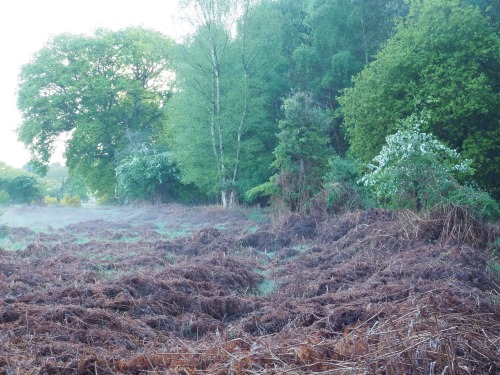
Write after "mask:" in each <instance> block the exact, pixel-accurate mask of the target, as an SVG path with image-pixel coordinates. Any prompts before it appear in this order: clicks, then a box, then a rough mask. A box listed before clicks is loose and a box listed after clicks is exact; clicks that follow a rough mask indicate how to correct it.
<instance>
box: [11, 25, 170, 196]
mask: <svg viewBox="0 0 500 375" xmlns="http://www.w3.org/2000/svg"><path fill="white" fill-rule="evenodd" d="M171 47H172V42H171V41H170V40H169V39H168V38H166V37H165V36H163V35H162V34H160V33H159V32H156V31H152V30H148V29H142V28H128V29H125V30H122V31H116V32H115V31H109V30H103V29H101V30H97V31H96V32H95V34H94V35H93V36H84V35H59V36H56V37H54V38H52V39H51V40H50V41H49V42H48V44H47V45H46V46H45V47H44V48H43V49H42V50H40V51H39V52H38V53H37V54H36V55H35V56H34V58H33V60H32V61H31V62H30V63H29V64H27V65H25V66H24V67H23V68H22V72H21V74H20V84H19V99H18V106H19V108H20V110H21V112H22V114H23V122H22V124H21V126H20V128H19V130H18V131H19V138H20V140H21V141H23V142H24V143H25V144H26V145H28V147H29V148H30V150H31V153H32V157H33V165H35V166H37V167H39V168H41V170H42V171H44V170H46V166H47V165H48V162H49V160H50V157H51V154H52V152H53V150H54V144H55V142H56V140H57V139H59V137H61V136H62V135H69V140H68V141H67V148H66V153H65V156H66V159H67V163H68V166H69V167H70V168H71V169H74V170H78V172H79V173H80V174H81V175H82V176H84V178H85V180H86V182H87V184H88V186H89V188H90V189H91V190H92V191H94V192H95V193H97V194H98V195H100V196H105V195H109V196H112V195H113V194H114V189H115V181H116V177H115V171H114V168H115V166H116V165H117V163H118V161H119V160H120V158H121V157H122V152H124V151H125V150H127V149H130V148H132V149H133V148H135V147H137V143H141V141H142V140H144V139H146V140H147V141H148V142H154V141H155V140H157V138H158V135H159V134H160V133H161V131H162V128H163V124H164V122H165V111H164V108H165V104H166V102H167V100H168V98H169V95H170V90H171V81H172V74H169V72H170V70H169V67H170V58H169V54H170V51H171Z"/></svg>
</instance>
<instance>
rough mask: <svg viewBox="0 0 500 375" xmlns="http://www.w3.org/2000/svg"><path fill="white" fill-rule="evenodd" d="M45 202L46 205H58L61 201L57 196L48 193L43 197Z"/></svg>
mask: <svg viewBox="0 0 500 375" xmlns="http://www.w3.org/2000/svg"><path fill="white" fill-rule="evenodd" d="M43 204H44V205H46V206H56V205H58V204H59V202H58V200H57V198H56V197H51V196H48V195H46V196H45V197H43Z"/></svg>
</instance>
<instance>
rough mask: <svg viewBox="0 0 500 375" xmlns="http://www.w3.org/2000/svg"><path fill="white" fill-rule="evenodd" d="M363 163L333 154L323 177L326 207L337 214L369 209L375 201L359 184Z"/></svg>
mask: <svg viewBox="0 0 500 375" xmlns="http://www.w3.org/2000/svg"><path fill="white" fill-rule="evenodd" d="M361 168H362V166H361V163H360V162H359V161H357V160H354V159H348V158H342V157H340V156H337V155H335V156H333V157H331V158H330V160H329V164H328V171H327V172H326V174H325V177H324V179H323V186H324V189H325V192H326V208H327V210H329V211H330V212H333V213H335V214H341V213H345V212H350V211H354V210H363V209H369V208H372V207H373V206H374V202H373V200H372V198H371V197H370V195H369V194H368V191H367V190H366V189H365V188H364V186H361V185H360V184H358V181H359V179H360V178H361Z"/></svg>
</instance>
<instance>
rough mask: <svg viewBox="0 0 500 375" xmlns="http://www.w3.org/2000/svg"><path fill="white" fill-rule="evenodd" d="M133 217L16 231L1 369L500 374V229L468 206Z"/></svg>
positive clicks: (3, 255) (6, 271)
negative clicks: (313, 214)
mask: <svg viewBox="0 0 500 375" xmlns="http://www.w3.org/2000/svg"><path fill="white" fill-rule="evenodd" d="M126 215H130V219H127V220H126V221H123V220H119V219H118V220H116V221H108V220H102V219H101V220H92V221H87V222H81V223H75V224H71V225H68V226H66V227H61V228H60V229H53V230H46V231H45V232H42V233H35V232H32V231H31V230H29V229H27V228H24V229H23V228H10V229H9V233H8V234H7V235H8V236H10V237H11V238H12V237H15V236H17V237H18V238H24V239H29V240H28V241H29V243H28V244H27V245H26V246H25V247H23V248H22V249H20V250H19V251H11V250H4V249H1V250H0V297H1V298H0V328H1V330H0V335H1V337H2V351H1V352H0V372H1V373H6V374H7V373H24V372H28V371H31V372H32V371H37V372H41V373H48V374H63V373H72V374H87V373H92V374H136V373H138V372H144V371H148V372H152V373H165V371H167V373H168V371H170V372H171V373H179V374H181V373H189V374H197V373H200V374H201V373H211V374H228V373H290V374H306V373H307V374H309V373H325V372H327V373H331V374H359V373H377V372H385V373H414V374H429V372H431V373H432V371H434V372H435V373H443V372H445V373H446V372H448V373H452V374H470V373H474V374H492V373H497V372H498V371H500V362H499V360H498V358H500V356H499V354H500V343H499V342H498V337H499V335H500V325H499V322H500V305H499V303H498V296H499V292H500V289H499V286H498V271H495V270H494V269H493V268H492V267H491V266H490V261H491V257H490V255H489V252H488V251H487V249H486V248H485V245H486V244H487V243H488V242H489V240H490V238H491V234H492V232H491V228H488V227H486V226H484V225H483V224H481V223H480V222H477V221H474V220H473V219H472V218H470V217H467V216H466V215H465V214H464V212H462V211H446V212H436V213H435V214H434V216H432V217H429V218H427V219H422V218H419V217H418V216H416V215H414V214H412V213H410V212H400V213H395V212H390V211H384V210H373V211H367V212H357V213H350V214H346V215H343V216H340V217H338V218H335V219H327V220H325V221H318V220H315V219H313V218H305V217H300V216H298V215H293V216H290V217H289V218H288V219H287V220H285V221H283V223H282V224H281V227H280V228H276V229H275V230H271V229H270V228H269V227H268V226H267V225H262V224H259V223H257V222H255V221H253V220H250V219H249V218H248V215H249V212H244V211H239V212H236V211H232V212H229V211H223V210H221V209H219V208H205V209H202V208H196V209H186V208H182V207H180V206H166V207H162V208H156V209H149V210H143V211H140V210H139V211H137V210H136V211H134V210H130V211H128V212H127V211H123V212H121V213H120V215H119V216H120V217H122V218H125V217H126ZM117 218H118V217H117ZM165 223H167V224H166V225H165ZM255 226H259V228H258V229H257V230H256V231H254V230H249V228H252V227H255ZM216 228H219V229H216Z"/></svg>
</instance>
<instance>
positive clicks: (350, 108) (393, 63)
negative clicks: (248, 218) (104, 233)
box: [0, 0, 500, 213]
mask: <svg viewBox="0 0 500 375" xmlns="http://www.w3.org/2000/svg"><path fill="white" fill-rule="evenodd" d="M183 6H184V9H185V18H186V22H188V23H189V24H190V25H191V26H192V28H193V31H192V33H191V34H190V35H189V36H188V37H186V38H185V39H184V40H183V41H182V42H174V41H173V40H171V39H170V38H168V37H167V36H165V35H162V34H161V33H159V32H157V31H154V30H150V29H144V28H140V27H129V28H127V29H124V30H120V31H111V30H106V29H98V30H96V31H95V33H94V34H93V35H70V34H62V35H56V36H54V37H53V38H51V39H50V40H49V41H47V43H46V45H45V46H44V47H43V48H41V49H40V50H39V51H38V52H37V53H36V54H35V55H34V56H33V58H32V60H31V61H30V62H29V63H27V64H26V65H25V66H24V67H23V68H22V71H21V73H20V76H19V90H18V107H19V109H20V110H21V112H22V115H23V122H22V124H21V125H20V127H19V128H18V135H19V139H20V140H21V141H22V142H24V143H25V144H26V145H27V147H28V148H29V149H30V151H31V155H32V160H31V162H30V163H29V164H28V165H26V168H25V169H26V170H27V171H29V172H32V173H34V174H38V175H44V174H46V173H47V171H48V170H49V167H50V158H51V156H52V154H53V152H54V148H55V145H56V143H57V142H58V141H59V140H61V139H64V140H65V142H66V151H65V158H66V164H67V170H68V176H67V178H69V179H72V180H73V181H78V184H79V186H80V187H79V189H80V190H81V194H77V193H74V192H70V191H68V192H67V193H64V195H75V196H77V195H82V197H84V196H85V195H86V194H89V195H91V196H93V197H96V198H97V199H98V200H99V201H101V202H107V203H112V202H114V203H131V202H137V201H146V202H154V203H167V202H181V203H219V204H221V205H222V206H223V207H231V206H235V205H238V204H242V203H244V204H252V203H259V204H267V203H269V202H271V203H272V202H274V204H275V206H276V207H277V210H281V209H283V210H285V211H287V210H288V211H292V212H299V213H300V212H309V211H310V209H311V207H312V206H313V202H314V201H315V200H317V199H320V198H321V197H322V196H326V197H327V202H325V204H326V205H328V206H329V207H333V206H335V205H344V206H346V203H345V202H346V201H349V202H350V203H349V204H350V205H352V206H353V207H344V208H345V209H347V210H349V209H353V208H361V209H363V208H371V207H374V206H380V207H403V208H412V209H414V210H417V211H419V210H421V209H423V208H425V206H431V205H434V204H436V203H438V202H440V201H442V200H450V199H451V200H453V201H457V200H458V201H460V202H462V200H463V201H465V203H464V202H462V203H464V204H466V205H469V204H472V203H471V202H470V200H471V199H469V198H470V197H471V196H473V197H474V198H473V200H474V201H475V202H477V201H480V202H481V203H478V204H479V206H481V208H479V210H480V211H482V210H485V208H484V207H485V205H488V204H490V205H492V204H493V205H494V202H493V201H488V199H491V197H492V198H493V199H494V200H498V198H499V197H500V195H499V194H500V190H499V186H498V181H499V180H500V169H499V168H500V153H499V141H500V133H499V132H500V126H499V121H500V116H499V114H500V112H499V111H500V92H499V82H500V80H499V74H500V73H499V72H500V39H499V35H498V28H499V26H498V25H499V19H498V17H499V12H500V11H499V6H498V3H497V2H495V1H487V0H476V1H473V0H468V1H463V0H450V1H448V0H446V1H445V0H411V1H403V0H368V1H357V0H354V1H351V0H331V1H324V0H300V1H289V0H273V1H270V0H262V1H251V0H238V1H235V0H231V1H229V0H192V1H188V0H186V1H184V2H183ZM401 132H402V133H401ZM405 132H410V133H405ZM396 134H398V135H399V136H400V137H399V140H398V141H395V142H393V145H395V144H400V146H401V150H400V152H403V149H405V148H406V149H407V150H410V149H412V146H409V145H408V144H406V145H403V144H401V143H404V142H409V143H411V142H413V144H414V147H415V148H416V149H417V150H420V151H419V152H417V153H413V154H412V153H411V152H409V153H408V154H404V153H403V154H404V155H403V154H400V155H399V156H395V155H394V154H393V159H392V160H387V161H386V162H382V161H381V160H380V157H381V153H382V152H383V150H385V148H387V147H388V140H387V137H389V136H396ZM405 134H406V135H405ZM425 134H427V135H428V137H427V138H426V136H425ZM422 137H423V138H422ZM429 137H430V138H429ZM398 142H399V143H398ZM422 142H423V143H424V144H420V143H422ZM429 142H430V143H429ZM431 143H432V145H431ZM438 143H439V145H438ZM436 147H437V148H436ZM393 148H394V147H393ZM445 149H446V151H445ZM452 154H453V155H452ZM376 157H378V158H379V160H376V159H375V158H376ZM398 162H399V164H398ZM381 163H382V164H383V165H382V164H381ZM459 165H460V167H459ZM409 166H412V167H415V168H414V170H413V172H411V173H414V175H410V176H409V177H408V178H407V175H406V174H405V173H406V172H403V171H404V170H405V168H407V167H409ZM396 169H398V170H399V171H400V172H401V173H392V172H388V173H385V178H382V175H383V173H379V172H380V171H382V172H384V171H385V172H387V171H391V170H396ZM429 169H430V170H432V171H434V172H435V173H430V174H429V173H426V171H427V170H429ZM411 173H410V174H411ZM368 175H377V176H378V179H370V178H368ZM31 177H33V178H34V179H36V178H37V177H36V175H32V176H31ZM11 180H12V178H8V177H5V178H3V179H2V181H3V182H2V186H0V188H1V190H2V191H0V193H2V194H3V196H4V200H5V201H9V197H8V189H9V187H8V185H9V184H12V183H13V182H12V181H11ZM363 180H364V183H363ZM375 180H376V181H375ZM369 181H371V182H370V183H369ZM22 183H24V184H26V183H27V181H24V182H23V181H18V182H17V184H18V185H19V184H21V185H22ZM30 184H31V185H35V184H34V183H28V185H29V186H31V185H30ZM78 184H77V185H78ZM403 185H404V186H403ZM23 186H24V185H23ZM60 188H61V189H62V190H64V188H62V187H61V186H60ZM10 189H11V191H12V192H14V194H16V193H15V192H16V191H19V189H18V188H16V187H15V183H14V187H11V188H10ZM61 189H59V190H61ZM429 189H431V190H432V191H429ZM82 190H84V192H82ZM46 194H47V192H40V194H39V195H41V196H43V195H46ZM0 195H1V194H0ZM49 195H50V196H52V197H55V196H56V194H54V193H53V192H52V193H49ZM59 195H61V194H59ZM346 196H349V197H351V198H353V197H354V196H355V197H354V198H353V199H348V198H347V197H346ZM31 198H32V197H30V199H31ZM60 198H61V197H60V196H57V199H60ZM30 199H26V200H28V201H29V200H30ZM12 200H13V201H16V199H15V197H14V199H12ZM353 200H354V202H353ZM487 201H488V202H489V203H487ZM493 211H494V210H493ZM490 213H491V212H490Z"/></svg>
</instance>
